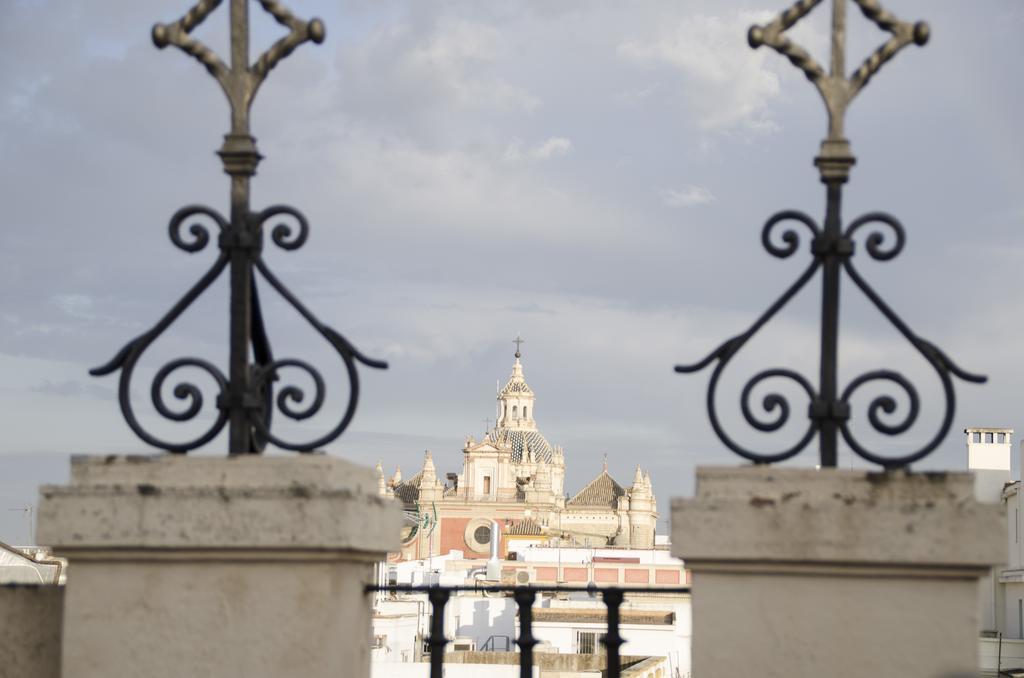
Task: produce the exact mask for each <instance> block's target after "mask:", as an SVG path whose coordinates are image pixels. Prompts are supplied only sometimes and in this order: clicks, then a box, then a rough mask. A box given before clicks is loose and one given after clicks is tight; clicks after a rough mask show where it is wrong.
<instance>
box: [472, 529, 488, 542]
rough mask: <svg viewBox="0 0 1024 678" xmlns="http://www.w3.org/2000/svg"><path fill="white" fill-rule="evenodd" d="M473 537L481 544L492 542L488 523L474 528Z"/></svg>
mask: <svg viewBox="0 0 1024 678" xmlns="http://www.w3.org/2000/svg"><path fill="white" fill-rule="evenodd" d="M473 538H474V539H476V541H477V543H479V544H490V543H491V528H490V527H488V526H487V525H481V526H480V527H478V528H476V529H475V530H473Z"/></svg>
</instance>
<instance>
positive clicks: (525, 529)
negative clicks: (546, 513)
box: [505, 518, 544, 536]
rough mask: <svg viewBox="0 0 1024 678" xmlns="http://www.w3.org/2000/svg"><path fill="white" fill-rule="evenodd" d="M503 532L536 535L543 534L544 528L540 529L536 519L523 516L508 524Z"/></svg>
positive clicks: (517, 534)
mask: <svg viewBox="0 0 1024 678" xmlns="http://www.w3.org/2000/svg"><path fill="white" fill-rule="evenodd" d="M505 534H511V535H516V536H536V535H541V534H544V530H542V529H541V527H540V525H538V524H537V521H536V520H533V519H532V518H523V519H522V520H517V521H515V522H514V523H512V524H511V525H509V526H508V528H507V529H506V530H505Z"/></svg>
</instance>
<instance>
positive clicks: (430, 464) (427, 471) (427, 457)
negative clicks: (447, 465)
mask: <svg viewBox="0 0 1024 678" xmlns="http://www.w3.org/2000/svg"><path fill="white" fill-rule="evenodd" d="M435 480H437V467H435V466H434V458H433V456H432V455H431V454H430V450H426V451H425V452H424V453H423V475H422V476H420V485H421V486H422V485H424V484H428V483H433V482H434V481H435Z"/></svg>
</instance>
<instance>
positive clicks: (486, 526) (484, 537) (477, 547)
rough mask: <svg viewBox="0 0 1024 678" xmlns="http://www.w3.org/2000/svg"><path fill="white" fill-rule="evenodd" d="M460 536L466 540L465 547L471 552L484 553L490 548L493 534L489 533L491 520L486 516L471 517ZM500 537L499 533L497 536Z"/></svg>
mask: <svg viewBox="0 0 1024 678" xmlns="http://www.w3.org/2000/svg"><path fill="white" fill-rule="evenodd" d="M462 538H463V539H465V541H466V548H468V549H469V551H470V552H471V553H476V554H479V555H486V554H487V553H490V550H491V540H492V539H494V538H495V535H493V534H491V521H490V519H488V518H473V519H471V520H470V521H469V523H468V524H467V525H466V530H465V532H463V533H462ZM497 538H498V539H499V540H500V539H501V536H500V533H499V535H498V537H497Z"/></svg>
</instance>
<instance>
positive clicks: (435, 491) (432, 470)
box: [419, 450, 444, 501]
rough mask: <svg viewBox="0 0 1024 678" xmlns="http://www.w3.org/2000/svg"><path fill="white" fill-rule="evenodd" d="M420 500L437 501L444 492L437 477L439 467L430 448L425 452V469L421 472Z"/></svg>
mask: <svg viewBox="0 0 1024 678" xmlns="http://www.w3.org/2000/svg"><path fill="white" fill-rule="evenodd" d="M419 490H420V501H437V500H438V499H440V498H441V497H442V495H443V492H444V487H443V486H442V485H441V483H440V481H438V479H437V468H436V467H435V466H434V458H433V456H432V455H431V454H430V450H427V451H426V452H424V453H423V470H422V472H421V473H420V485H419Z"/></svg>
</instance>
